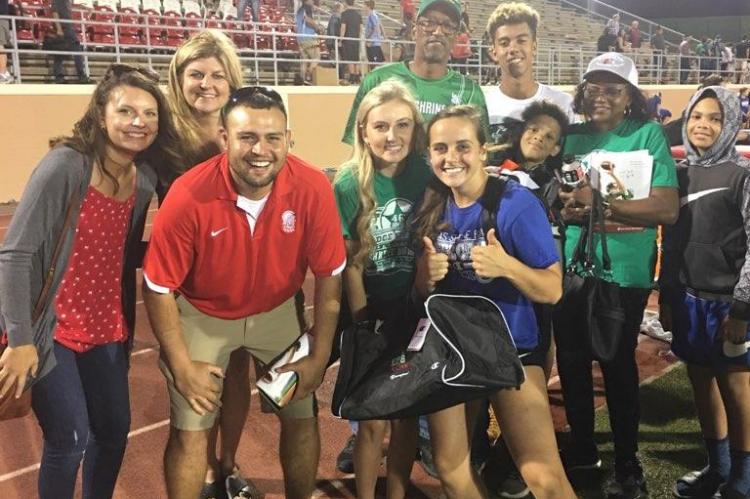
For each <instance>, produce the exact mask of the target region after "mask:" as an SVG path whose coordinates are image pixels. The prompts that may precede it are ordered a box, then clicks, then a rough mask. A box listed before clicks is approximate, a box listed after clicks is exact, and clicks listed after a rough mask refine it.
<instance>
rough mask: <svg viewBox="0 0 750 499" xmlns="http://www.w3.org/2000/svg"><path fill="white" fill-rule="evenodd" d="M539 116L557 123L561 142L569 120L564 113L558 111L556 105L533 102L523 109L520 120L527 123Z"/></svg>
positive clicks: (558, 108)
mask: <svg viewBox="0 0 750 499" xmlns="http://www.w3.org/2000/svg"><path fill="white" fill-rule="evenodd" d="M539 116H549V117H550V118H552V119H553V120H555V121H557V124H558V125H560V140H561V141H562V139H563V137H565V133H566V132H567V131H568V126H570V120H568V116H567V115H566V114H565V111H563V110H562V109H560V106H558V105H557V104H553V103H551V102H547V101H535V102H532V103H531V104H529V105H528V106H526V108H524V110H523V112H522V113H521V120H522V121H523V122H524V123H529V122H531V121H533V120H535V119H536V118H538V117H539Z"/></svg>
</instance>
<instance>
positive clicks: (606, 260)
mask: <svg viewBox="0 0 750 499" xmlns="http://www.w3.org/2000/svg"><path fill="white" fill-rule="evenodd" d="M591 195H592V203H591V213H590V214H589V219H588V224H587V225H585V226H583V227H582V228H581V238H580V239H579V240H578V245H577V246H576V252H575V253H574V255H573V260H571V266H574V265H575V264H576V263H582V264H583V267H584V269H585V270H588V271H591V270H593V268H594V266H595V264H594V254H595V253H594V233H595V229H596V227H597V226H598V228H599V231H598V232H599V237H600V240H601V245H602V268H603V269H604V270H606V271H609V270H611V269H612V261H611V259H610V257H609V250H608V248H607V232H606V231H605V228H604V206H603V205H602V194H601V192H599V191H598V190H596V189H592V190H591ZM584 240H585V243H584V242H583V241H584ZM581 246H585V250H584V253H583V256H582V257H581V255H580V254H579V251H580V247H581Z"/></svg>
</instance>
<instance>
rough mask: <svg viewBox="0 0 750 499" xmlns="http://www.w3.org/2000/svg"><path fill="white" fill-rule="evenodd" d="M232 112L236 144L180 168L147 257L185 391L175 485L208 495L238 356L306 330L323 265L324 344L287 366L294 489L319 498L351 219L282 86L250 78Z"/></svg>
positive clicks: (278, 347) (318, 299) (159, 317)
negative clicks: (304, 297) (346, 221)
mask: <svg viewBox="0 0 750 499" xmlns="http://www.w3.org/2000/svg"><path fill="white" fill-rule="evenodd" d="M222 123H223V125H224V129H225V132H224V133H225V140H226V144H227V145H226V152H225V153H224V154H220V155H218V156H216V157H214V158H211V159H209V160H208V161H206V162H204V163H202V164H200V165H198V166H196V167H194V168H192V169H191V170H190V171H188V172H187V173H185V174H184V175H182V176H181V177H180V178H179V179H178V180H177V181H175V183H174V184H173V186H172V188H171V189H170V191H169V195H168V196H167V198H166V199H165V201H164V204H163V205H162V206H161V208H160V209H159V212H158V214H157V216H156V219H155V220H154V226H153V231H152V234H151V241H150V243H149V248H148V252H147V254H146V260H145V262H144V266H143V269H144V282H145V286H144V301H145V304H146V308H147V310H148V315H149V319H150V321H151V326H152V327H153V329H154V333H155V335H156V337H157V339H158V340H159V343H160V345H161V367H162V371H163V372H164V374H165V376H166V377H167V385H168V388H169V394H170V402H171V404H170V405H171V421H170V423H171V431H170V436H169V441H168V443H167V449H166V452H165V456H164V466H165V476H166V482H167V491H168V494H169V497H170V498H172V499H175V498H178V499H195V498H196V497H198V495H199V493H200V490H201V485H202V483H203V477H204V476H205V470H206V464H207V463H206V442H207V436H208V431H209V429H210V428H211V427H212V426H213V424H214V420H215V418H216V416H217V414H216V412H217V411H216V409H217V408H218V405H219V400H220V397H221V389H222V377H223V372H224V369H225V368H226V366H227V364H228V362H229V355H230V354H231V352H232V351H234V350H236V349H238V348H245V349H247V350H248V351H249V352H250V353H251V354H252V355H253V356H254V357H255V358H256V359H258V360H260V361H261V362H262V363H268V362H269V361H271V360H272V359H273V358H274V357H276V356H277V355H278V354H279V353H281V352H282V351H283V350H285V349H286V348H287V347H288V346H290V345H291V344H292V343H293V342H294V340H296V339H297V337H299V335H300V333H301V328H300V324H299V322H298V320H297V314H296V308H295V303H294V301H295V300H294V296H295V294H296V293H297V291H299V289H300V288H301V286H302V283H303V281H304V279H305V274H306V272H307V269H308V268H309V269H310V270H311V271H312V272H313V274H314V275H315V299H314V304H315V325H314V327H313V330H312V332H311V334H312V335H313V336H314V341H313V346H312V351H311V353H310V355H309V356H307V357H305V358H303V359H301V360H300V361H298V362H295V363H293V364H288V365H287V366H285V367H284V368H282V369H280V370H279V372H282V371H295V372H296V373H297V374H298V376H299V382H298V385H297V389H296V392H295V394H294V398H293V400H292V402H291V403H290V404H289V405H287V406H285V407H284V408H283V409H282V410H281V411H280V412H279V419H280V421H281V444H280V453H281V463H282V467H283V469H284V484H285V489H286V494H285V496H286V497H288V498H308V497H309V496H310V494H311V493H312V491H313V489H314V483H315V473H316V471H317V466H318V457H319V453H320V440H319V435H318V426H317V419H316V418H315V416H316V414H315V401H314V394H313V391H314V390H315V389H316V388H317V387H318V385H320V383H321V381H322V379H323V374H324V372H325V368H326V363H327V361H328V358H329V355H330V350H331V342H332V340H333V333H334V328H335V325H336V319H337V316H338V311H339V303H340V294H341V277H340V273H341V271H342V270H343V268H344V265H345V263H346V262H345V260H346V254H345V250H344V246H343V242H342V241H343V237H342V235H341V229H340V222H339V220H338V217H337V214H336V213H337V212H336V206H335V202H334V198H333V193H332V190H331V187H330V184H329V183H328V180H327V179H326V177H325V175H324V174H323V173H321V172H320V171H318V170H317V169H315V168H313V167H311V166H309V165H308V164H306V163H305V162H303V161H302V160H300V159H299V158H296V157H294V156H292V155H290V154H287V153H288V149H289V141H290V135H289V131H288V130H287V119H286V110H285V108H284V104H283V102H282V101H281V98H280V97H279V95H278V94H277V93H276V92H274V91H273V90H270V89H266V88H262V87H247V88H244V89H240V90H238V91H236V92H235V93H234V94H232V96H231V97H230V100H229V102H228V103H227V105H226V106H225V108H224V109H223V110H222ZM175 292H177V293H179V297H177V298H176V297H175Z"/></svg>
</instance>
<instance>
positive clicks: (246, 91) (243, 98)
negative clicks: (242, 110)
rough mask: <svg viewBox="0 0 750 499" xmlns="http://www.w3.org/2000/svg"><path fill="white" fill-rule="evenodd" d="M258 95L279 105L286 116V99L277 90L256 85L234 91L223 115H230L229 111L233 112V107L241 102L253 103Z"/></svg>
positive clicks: (256, 103)
mask: <svg viewBox="0 0 750 499" xmlns="http://www.w3.org/2000/svg"><path fill="white" fill-rule="evenodd" d="M257 96H261V97H264V98H265V99H267V100H269V101H271V102H272V103H273V106H275V107H278V108H279V109H280V110H281V112H282V113H284V116H286V107H284V100H283V99H282V98H281V95H280V94H279V93H278V92H277V91H276V90H274V89H272V88H268V87H261V86H255V85H254V86H251V87H242V88H238V89H237V90H235V91H234V92H232V93H231V95H230V96H229V100H228V101H227V103H226V104H225V105H224V108H223V109H222V110H221V113H222V117H224V116H228V115H229V113H230V112H232V109H234V108H235V107H237V106H238V105H240V104H250V105H252V104H251V103H253V101H254V100H255V99H256V97H257ZM255 105H256V106H257V105H258V102H257V101H255ZM262 107H266V106H262Z"/></svg>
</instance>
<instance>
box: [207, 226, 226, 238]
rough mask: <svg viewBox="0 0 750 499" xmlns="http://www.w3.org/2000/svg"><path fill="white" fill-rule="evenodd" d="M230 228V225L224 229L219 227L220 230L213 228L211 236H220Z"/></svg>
mask: <svg viewBox="0 0 750 499" xmlns="http://www.w3.org/2000/svg"><path fill="white" fill-rule="evenodd" d="M228 228H229V227H224V228H223V229H219V230H212V231H211V237H216V236H218V235H219V234H221V233H222V232H224V231H225V230H227V229H228Z"/></svg>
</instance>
